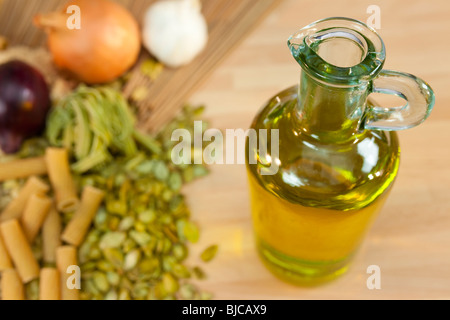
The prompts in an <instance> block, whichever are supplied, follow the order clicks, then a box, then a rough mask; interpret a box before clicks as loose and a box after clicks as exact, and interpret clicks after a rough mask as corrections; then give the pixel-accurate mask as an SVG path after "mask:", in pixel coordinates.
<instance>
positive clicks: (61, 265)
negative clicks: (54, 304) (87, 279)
mask: <svg viewBox="0 0 450 320" xmlns="http://www.w3.org/2000/svg"><path fill="white" fill-rule="evenodd" d="M73 265H78V263H77V249H76V248H75V247H73V246H61V247H59V248H57V249H56V267H57V268H58V271H59V275H60V288H61V300H79V299H80V292H79V291H80V290H79V289H71V288H69V286H68V285H67V280H68V279H69V277H70V276H71V275H70V274H68V273H67V268H68V267H69V266H73Z"/></svg>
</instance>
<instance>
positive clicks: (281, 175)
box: [247, 87, 400, 285]
mask: <svg viewBox="0 0 450 320" xmlns="http://www.w3.org/2000/svg"><path fill="white" fill-rule="evenodd" d="M298 90H299V88H298V87H293V88H290V89H288V90H285V91H283V92H281V93H280V94H279V95H277V96H276V97H274V98H272V99H271V100H270V101H269V103H268V104H267V105H266V106H265V108H263V109H262V111H261V112H260V113H259V114H258V115H257V117H256V118H255V120H254V122H253V124H252V126H251V128H253V129H256V131H259V130H260V129H267V130H269V131H270V130H278V140H279V141H278V143H279V151H278V154H273V153H271V148H270V147H268V148H267V152H266V154H261V153H260V152H261V150H260V149H259V148H258V147H257V146H252V145H249V139H247V148H248V149H247V150H250V152H249V153H248V154H247V170H248V176H249V186H250V198H251V208H252V218H253V224H254V231H255V236H256V245H257V249H258V252H259V254H260V256H261V258H262V260H263V262H264V263H265V264H266V266H267V267H268V268H269V269H270V270H271V271H272V272H273V273H275V274H276V275H277V276H279V277H281V278H283V279H285V280H287V281H289V282H293V283H297V284H301V285H314V284H318V283H321V282H323V281H328V280H330V279H333V278H335V277H337V276H338V275H340V274H342V273H344V272H345V271H346V270H347V268H348V264H349V262H350V260H351V258H352V256H353V254H354V253H355V251H356V250H357V248H358V246H359V244H360V243H361V241H362V239H363V237H364V235H365V233H366V232H367V230H368V227H369V226H370V224H371V223H372V222H373V220H374V218H375V217H376V215H377V213H378V212H379V211H380V209H381V207H382V206H383V204H384V202H385V199H386V197H387V194H388V192H389V190H390V187H391V185H392V183H393V181H394V178H395V176H396V174H397V170H398V166H399V153H400V149H399V145H398V139H397V135H396V133H395V132H384V131H369V130H362V131H358V130H357V129H356V127H355V130H353V131H352V133H350V132H351V130H350V129H349V130H347V131H346V130H343V129H341V128H338V126H337V122H340V124H341V126H349V128H350V127H351V126H352V125H351V124H348V123H346V121H347V120H346V119H344V118H343V117H341V118H339V115H336V114H335V113H333V112H319V113H316V114H314V111H312V110H305V109H303V111H306V112H307V113H308V116H302V113H301V112H300V111H299V105H300V103H299V102H298V92H299V91H298ZM339 95H341V93H339V94H337V95H336V98H338V97H339ZM330 107H333V108H335V109H337V110H339V109H341V108H340V107H339V106H330ZM304 108H307V107H304ZM325 108H326V106H325V105H323V104H322V105H321V106H315V109H316V110H322V111H324V109H325ZM299 115H300V116H299ZM306 118H307V119H308V124H309V127H308V126H307V125H306V124H304V123H302V122H303V121H305V120H306ZM340 119H341V120H340ZM319 120H320V121H319ZM347 122H348V121H347ZM314 123H321V124H324V125H323V126H322V127H321V129H323V130H322V132H321V130H318V129H317V128H315V129H314V130H309V131H307V130H305V128H311V124H314ZM350 123H351V121H350ZM335 127H336V128H338V130H336V131H335V132H334V133H332V131H331V130H325V129H326V128H335ZM346 132H347V133H346ZM268 137H269V138H267V144H268V145H270V144H271V143H272V141H271V135H270V134H268ZM252 154H253V156H254V157H255V158H256V159H257V161H256V163H255V164H251V161H250V157H252ZM273 161H276V162H277V164H278V166H279V167H278V171H277V172H276V173H275V174H271V175H264V174H262V173H263V172H264V170H265V169H266V168H267V166H269V165H270V162H273Z"/></svg>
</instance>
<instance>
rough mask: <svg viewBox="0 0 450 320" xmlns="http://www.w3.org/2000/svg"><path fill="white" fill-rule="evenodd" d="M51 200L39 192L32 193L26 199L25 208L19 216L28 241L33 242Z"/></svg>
mask: <svg viewBox="0 0 450 320" xmlns="http://www.w3.org/2000/svg"><path fill="white" fill-rule="evenodd" d="M51 205H52V200H51V199H50V198H49V197H47V196H45V195H40V194H36V193H35V194H32V195H31V197H30V198H29V199H28V201H27V205H26V206H25V210H24V212H23V214H22V217H21V218H20V222H21V223H22V228H23V231H24V233H25V236H26V237H27V239H28V241H29V242H30V243H33V241H34V239H35V238H36V236H37V234H38V232H39V230H40V229H41V227H42V224H43V223H44V220H45V217H46V216H47V214H48V211H49V210H50V206H51Z"/></svg>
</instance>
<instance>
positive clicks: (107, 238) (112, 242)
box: [99, 232, 127, 250]
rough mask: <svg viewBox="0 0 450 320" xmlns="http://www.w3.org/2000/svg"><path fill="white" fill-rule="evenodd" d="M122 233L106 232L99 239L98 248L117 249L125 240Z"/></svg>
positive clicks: (124, 235)
mask: <svg viewBox="0 0 450 320" xmlns="http://www.w3.org/2000/svg"><path fill="white" fill-rule="evenodd" d="M126 237H127V236H126V234H125V233H124V232H107V233H105V234H104V235H103V236H102V238H101V239H100V245H99V246H100V248H101V249H102V250H105V249H108V248H118V247H119V246H120V245H121V244H122V243H123V242H124V241H125V239H126Z"/></svg>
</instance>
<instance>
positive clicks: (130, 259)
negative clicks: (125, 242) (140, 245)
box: [123, 249, 141, 270]
mask: <svg viewBox="0 0 450 320" xmlns="http://www.w3.org/2000/svg"><path fill="white" fill-rule="evenodd" d="M140 258H141V251H140V250H138V249H134V250H131V251H130V252H128V253H127V255H126V256H125V263H124V266H123V269H124V270H131V269H133V268H134V267H136V265H137V264H138V262H139V259H140Z"/></svg>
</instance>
